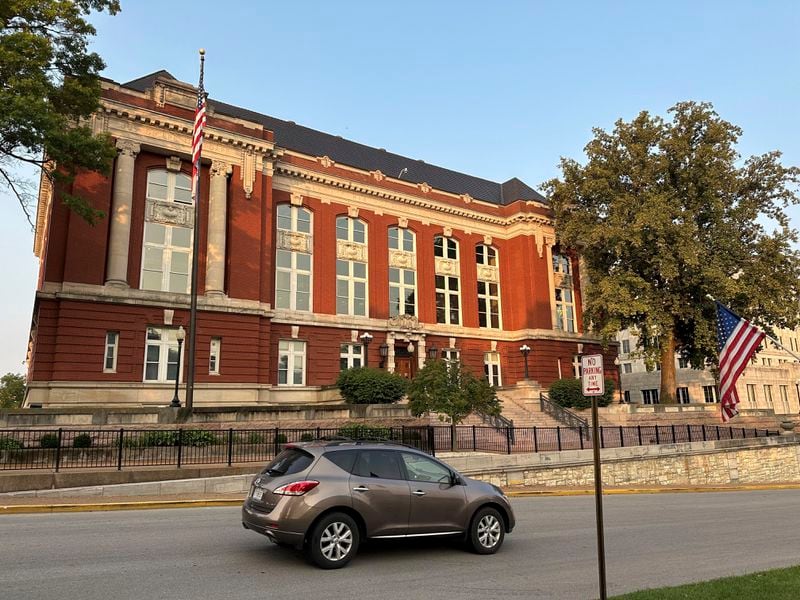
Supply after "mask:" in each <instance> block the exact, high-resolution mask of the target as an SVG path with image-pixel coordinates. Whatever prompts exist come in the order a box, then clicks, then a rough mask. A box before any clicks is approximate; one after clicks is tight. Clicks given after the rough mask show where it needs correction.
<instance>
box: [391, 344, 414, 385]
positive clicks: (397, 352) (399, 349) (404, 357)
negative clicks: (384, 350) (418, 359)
mask: <svg viewBox="0 0 800 600" xmlns="http://www.w3.org/2000/svg"><path fill="white" fill-rule="evenodd" d="M394 372H395V373H396V374H397V375H400V377H403V378H405V379H411V378H412V377H414V356H413V355H412V354H411V353H410V352H409V351H408V349H407V348H406V347H405V346H395V349H394Z"/></svg>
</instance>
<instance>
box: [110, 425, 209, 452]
mask: <svg viewBox="0 0 800 600" xmlns="http://www.w3.org/2000/svg"><path fill="white" fill-rule="evenodd" d="M180 440H181V445H182V446H198V447H200V446H214V445H216V444H220V443H222V442H221V440H220V438H219V437H218V436H217V435H215V434H214V433H213V432H211V431H204V430H202V429H184V430H183V432H182V433H181V438H180ZM125 445H126V446H130V447H133V448H150V447H153V446H177V445H178V432H177V431H158V430H155V431H146V432H145V433H142V434H140V435H139V436H137V437H127V436H126V437H125Z"/></svg>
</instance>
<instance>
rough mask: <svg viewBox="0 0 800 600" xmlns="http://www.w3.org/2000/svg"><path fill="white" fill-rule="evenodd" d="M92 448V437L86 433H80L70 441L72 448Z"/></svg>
mask: <svg viewBox="0 0 800 600" xmlns="http://www.w3.org/2000/svg"><path fill="white" fill-rule="evenodd" d="M91 446H92V436H90V435H89V434H88V433H81V434H79V435H76V436H75V439H73V440H72V447H73V448H91Z"/></svg>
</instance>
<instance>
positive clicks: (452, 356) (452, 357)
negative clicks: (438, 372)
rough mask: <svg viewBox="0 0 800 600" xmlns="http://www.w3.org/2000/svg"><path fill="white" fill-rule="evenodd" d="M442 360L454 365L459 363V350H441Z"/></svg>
mask: <svg viewBox="0 0 800 600" xmlns="http://www.w3.org/2000/svg"><path fill="white" fill-rule="evenodd" d="M442 359H443V360H444V361H445V362H447V363H450V364H452V363H455V362H458V361H459V350H458V348H443V349H442Z"/></svg>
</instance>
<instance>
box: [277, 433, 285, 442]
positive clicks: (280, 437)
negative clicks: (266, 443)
mask: <svg viewBox="0 0 800 600" xmlns="http://www.w3.org/2000/svg"><path fill="white" fill-rule="evenodd" d="M286 442H287V439H286V434H285V433H279V434H278V435H276V436H275V443H276V444H285V443H286Z"/></svg>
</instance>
